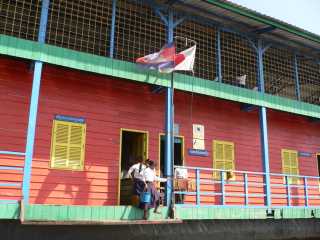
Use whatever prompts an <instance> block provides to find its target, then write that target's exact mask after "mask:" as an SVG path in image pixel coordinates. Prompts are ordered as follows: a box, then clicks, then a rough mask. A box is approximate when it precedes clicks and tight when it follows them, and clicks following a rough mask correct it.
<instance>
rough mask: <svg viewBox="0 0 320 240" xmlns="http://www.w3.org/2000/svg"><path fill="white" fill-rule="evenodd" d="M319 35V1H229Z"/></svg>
mask: <svg viewBox="0 0 320 240" xmlns="http://www.w3.org/2000/svg"><path fill="white" fill-rule="evenodd" d="M230 1H231V2H234V3H237V4H240V5H242V6H244V7H247V8H249V9H252V10H255V11H257V12H260V13H263V14H266V15H268V16H270V17H273V18H277V19H279V20H282V21H284V22H287V23H290V24H292V25H295V26H297V27H300V28H303V29H305V30H308V31H310V32H313V33H315V34H318V35H320V0H230Z"/></svg>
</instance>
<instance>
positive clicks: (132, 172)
mask: <svg viewBox="0 0 320 240" xmlns="http://www.w3.org/2000/svg"><path fill="white" fill-rule="evenodd" d="M135 162H136V163H135V164H134V165H132V166H131V167H130V168H129V170H128V173H127V177H129V178H132V179H133V192H132V194H133V196H132V203H133V205H138V204H139V197H140V195H141V193H142V192H143V191H144V189H145V181H144V177H143V172H144V170H145V169H146V167H147V166H146V164H145V162H144V160H143V158H142V157H141V156H138V157H137V158H136V161H135Z"/></svg>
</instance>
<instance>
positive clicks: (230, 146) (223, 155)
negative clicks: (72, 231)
mask: <svg viewBox="0 0 320 240" xmlns="http://www.w3.org/2000/svg"><path fill="white" fill-rule="evenodd" d="M212 152H213V168H215V169H224V170H234V169H235V164H234V143H232V142H224V141H213V151H212ZM226 175H228V176H226V178H227V179H230V178H232V177H233V173H230V174H228V173H227V174H226ZM220 177H221V174H220V172H215V173H214V178H216V179H220Z"/></svg>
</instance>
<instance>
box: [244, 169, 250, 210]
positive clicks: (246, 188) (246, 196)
mask: <svg viewBox="0 0 320 240" xmlns="http://www.w3.org/2000/svg"><path fill="white" fill-rule="evenodd" d="M243 177H244V194H245V202H244V203H245V205H246V206H247V205H248V204H249V196H248V194H249V191H248V174H247V173H244V174H243Z"/></svg>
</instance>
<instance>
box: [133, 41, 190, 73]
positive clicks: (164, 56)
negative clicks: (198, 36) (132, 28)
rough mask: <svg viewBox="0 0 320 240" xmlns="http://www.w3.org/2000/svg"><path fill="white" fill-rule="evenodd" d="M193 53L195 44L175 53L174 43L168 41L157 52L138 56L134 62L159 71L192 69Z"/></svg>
mask: <svg viewBox="0 0 320 240" xmlns="http://www.w3.org/2000/svg"><path fill="white" fill-rule="evenodd" d="M195 55H196V45H194V46H192V47H190V48H188V49H186V50H184V51H182V52H180V53H178V54H176V53H175V45H174V44H173V43H169V44H167V45H165V46H164V47H163V48H162V49H161V50H160V51H159V52H156V53H152V54H149V55H147V56H144V57H140V58H138V59H137V60H136V62H137V63H138V64H140V65H141V66H143V67H144V68H147V69H153V70H157V71H159V72H161V73H171V72H173V71H193V66H194V61H195Z"/></svg>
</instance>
